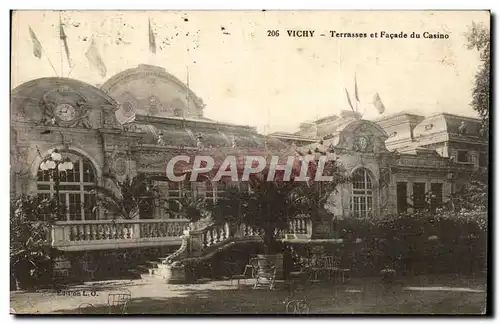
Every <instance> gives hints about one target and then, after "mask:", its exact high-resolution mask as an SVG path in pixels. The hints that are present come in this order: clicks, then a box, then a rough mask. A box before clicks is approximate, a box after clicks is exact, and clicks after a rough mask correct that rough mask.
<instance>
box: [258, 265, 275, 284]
mask: <svg viewBox="0 0 500 324" xmlns="http://www.w3.org/2000/svg"><path fill="white" fill-rule="evenodd" d="M255 279H256V280H255V285H254V286H253V289H257V288H260V287H269V290H272V289H274V284H275V281H276V266H274V265H271V264H267V265H263V264H260V265H258V267H257V274H256V276H255Z"/></svg>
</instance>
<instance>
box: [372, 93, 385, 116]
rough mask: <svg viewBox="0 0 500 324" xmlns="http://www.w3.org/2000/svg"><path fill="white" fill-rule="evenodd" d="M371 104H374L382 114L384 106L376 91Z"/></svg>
mask: <svg viewBox="0 0 500 324" xmlns="http://www.w3.org/2000/svg"><path fill="white" fill-rule="evenodd" d="M373 105H374V106H375V108H377V110H378V113H379V114H383V113H384V111H385V106H384V104H383V103H382V100H381V99H380V96H379V94H378V93H376V94H375V95H374V96H373Z"/></svg>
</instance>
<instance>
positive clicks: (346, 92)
mask: <svg viewBox="0 0 500 324" xmlns="http://www.w3.org/2000/svg"><path fill="white" fill-rule="evenodd" d="M345 94H346V95H347V102H348V103H349V106H350V107H351V109H352V111H354V107H353V106H352V102H351V98H350V97H349V92H348V91H347V89H345Z"/></svg>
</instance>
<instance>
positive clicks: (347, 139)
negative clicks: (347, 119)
mask: <svg viewBox="0 0 500 324" xmlns="http://www.w3.org/2000/svg"><path fill="white" fill-rule="evenodd" d="M388 137H389V136H388V135H387V133H386V132H385V131H384V130H383V129H382V128H381V127H380V126H379V125H377V124H375V123H373V122H370V121H367V120H357V121H353V122H351V123H349V124H348V125H346V126H345V127H344V129H342V130H341V131H340V134H339V141H338V144H337V145H336V148H338V149H341V150H347V151H353V152H359V153H373V154H378V153H382V152H387V148H386V147H385V140H386V139H387V138H388Z"/></svg>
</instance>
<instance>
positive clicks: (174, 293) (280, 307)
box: [11, 276, 486, 315]
mask: <svg viewBox="0 0 500 324" xmlns="http://www.w3.org/2000/svg"><path fill="white" fill-rule="evenodd" d="M251 281H252V280H248V282H247V284H242V285H240V286H237V285H236V282H234V283H233V284H231V283H230V282H229V281H227V280H226V281H211V282H206V283H200V284H190V285H167V284H164V283H163V282H162V281H161V280H151V281H149V280H132V281H130V280H127V281H107V282H94V283H86V284H84V285H79V286H71V287H68V288H67V289H66V290H65V291H66V292H73V293H75V292H83V291H87V292H91V291H95V292H96V295H95V296H90V293H87V295H88V296H70V297H68V296H58V294H57V293H56V292H54V291H39V292H12V293H11V311H12V309H13V311H14V312H15V313H17V314H50V313H52V314H77V313H78V306H79V305H80V304H82V303H91V304H93V305H95V306H96V309H94V311H97V312H98V313H106V312H107V308H106V307H105V305H106V302H107V294H108V293H109V292H110V291H114V290H116V289H120V288H126V289H128V290H129V291H130V292H131V294H132V300H131V302H130V304H129V307H128V313H129V314H241V313H243V314H278V313H284V311H285V304H284V300H285V298H286V297H287V296H288V291H287V290H286V289H284V287H283V285H282V284H281V285H280V284H278V287H277V289H276V290H274V291H269V290H252V289H251V284H252V282H251ZM410 286H411V287H440V286H442V287H454V288H469V289H473V290H475V291H473V292H468V291H446V290H444V291H443V290H431V291H414V290H405V287H410ZM485 287H486V286H485V284H484V283H481V282H479V281H478V280H474V281H472V282H471V280H470V279H467V280H466V279H459V278H454V277H451V276H448V277H443V276H441V277H429V278H427V277H419V278H414V279H412V280H407V281H406V282H403V284H401V285H397V286H395V287H393V288H392V289H391V290H389V291H385V290H384V289H382V287H381V286H380V284H379V281H378V279H375V278H369V279H355V280H353V281H352V282H351V283H350V284H348V285H344V286H338V287H337V288H336V286H335V285H333V284H332V283H315V284H312V285H310V286H307V287H304V289H301V290H299V291H297V293H296V298H301V299H302V298H306V299H307V300H309V302H310V304H311V313H313V314H413V315H427V314H484V313H485V311H486V288H485ZM77 294H78V293H77Z"/></svg>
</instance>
